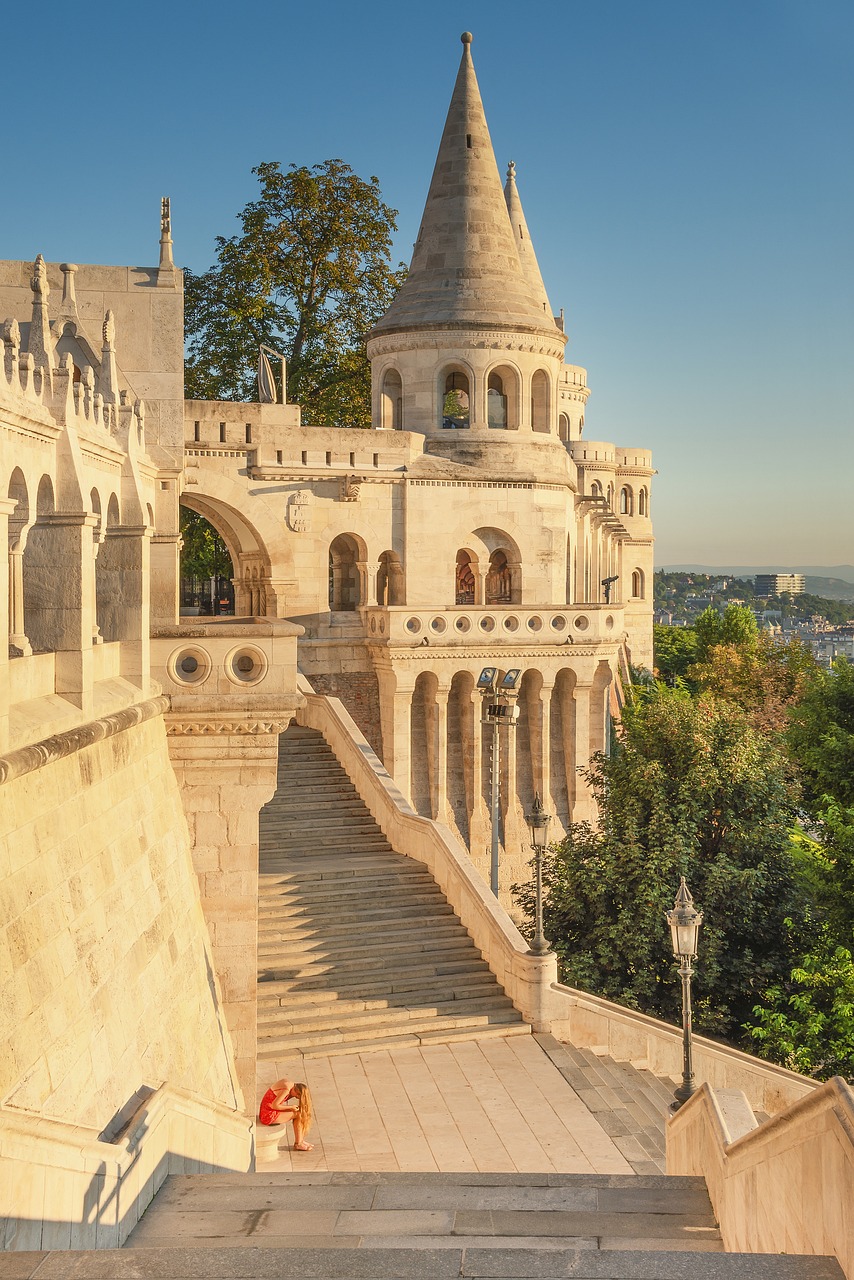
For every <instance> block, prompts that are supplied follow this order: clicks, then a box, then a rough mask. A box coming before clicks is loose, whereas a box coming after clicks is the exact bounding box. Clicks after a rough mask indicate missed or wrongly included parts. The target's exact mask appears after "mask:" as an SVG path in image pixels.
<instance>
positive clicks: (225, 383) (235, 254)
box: [185, 160, 405, 426]
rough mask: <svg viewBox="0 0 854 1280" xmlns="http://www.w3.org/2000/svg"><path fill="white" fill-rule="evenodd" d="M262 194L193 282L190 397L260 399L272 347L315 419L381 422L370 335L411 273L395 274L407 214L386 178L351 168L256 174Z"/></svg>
mask: <svg viewBox="0 0 854 1280" xmlns="http://www.w3.org/2000/svg"><path fill="white" fill-rule="evenodd" d="M252 172H253V173H255V174H257V175H258V180H259V183H260V187H261V191H260V195H259V198H258V199H257V200H255V201H252V202H251V203H250V204H248V205H247V206H246V208H245V209H244V210H243V212H242V213H241V214H240V215H239V221H240V224H241V232H240V234H238V235H235V236H231V237H228V238H225V237H223V236H218V237H217V242H216V243H217V261H216V263H215V265H214V266H212V267H211V268H210V270H209V271H206V272H204V273H203V274H201V275H194V274H193V273H192V272H188V273H187V277H186V294H185V304H186V312H185V315H186V337H187V348H188V355H187V363H186V394H187V396H188V397H190V398H191V399H212V400H254V399H257V390H256V381H255V379H256V369H257V363H258V347H259V345H260V344H261V343H266V344H267V345H269V346H271V347H273V348H275V349H276V350H277V351H281V352H282V353H283V354H284V355H285V356H286V357H287V361H288V374H287V377H288V399H289V400H291V401H295V402H297V403H299V404H301V405H302V407H303V416H304V420H305V421H306V422H308V423H311V424H315V425H325V426H369V425H370V367H369V365H368V360H367V356H366V354H365V349H364V346H365V338H366V335H367V333H368V330H369V329H370V328H371V326H372V325H373V324H374V323H375V322H376V321H377V320H378V319H379V317H380V316H381V315H382V314H383V313H384V312H385V310H386V309H387V307H388V305H389V303H390V302H391V300H392V298H393V297H394V295H395V293H396V292H397V290H398V288H399V287H400V284H401V283H402V280H403V277H404V274H405V268H404V267H403V266H402V265H401V266H400V267H398V269H397V270H393V269H392V267H391V262H390V255H391V236H392V232H393V231H394V230H395V227H396V217H397V211H396V210H395V209H391V208H389V206H388V205H386V204H384V203H383V201H382V199H381V196H380V187H379V181H378V179H377V178H375V177H372V178H370V179H369V180H368V181H367V182H365V181H363V180H362V179H361V178H359V177H358V176H357V174H355V173H354V172H353V171H352V169H350V167H349V166H348V165H346V164H345V163H344V162H343V161H342V160H326V161H324V163H323V164H319V165H314V166H313V167H312V168H307V167H306V166H297V165H291V167H290V168H289V169H288V170H287V171H286V172H282V170H281V168H280V167H279V165H278V164H276V163H265V164H260V165H258V167H257V168H255V169H253V171H252Z"/></svg>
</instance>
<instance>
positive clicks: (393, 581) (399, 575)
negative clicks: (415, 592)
mask: <svg viewBox="0 0 854 1280" xmlns="http://www.w3.org/2000/svg"><path fill="white" fill-rule="evenodd" d="M377 604H379V605H396V604H406V579H405V577H404V573H403V565H402V564H401V563H400V556H399V555H398V554H397V552H396V551H384V552H383V553H382V555H381V556H380V558H379V562H378V565H377Z"/></svg>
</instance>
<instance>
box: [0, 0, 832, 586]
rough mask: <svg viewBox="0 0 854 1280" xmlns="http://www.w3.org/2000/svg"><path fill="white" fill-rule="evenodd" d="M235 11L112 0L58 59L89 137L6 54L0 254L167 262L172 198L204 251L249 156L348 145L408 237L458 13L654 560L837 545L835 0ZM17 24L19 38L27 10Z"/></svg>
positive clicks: (769, 554) (236, 198) (594, 428)
mask: <svg viewBox="0 0 854 1280" xmlns="http://www.w3.org/2000/svg"><path fill="white" fill-rule="evenodd" d="M51 11H54V12H55V13H56V15H57V17H59V15H60V13H62V11H61V10H60V9H59V7H58V6H56V5H53V4H48V8H47V15H48V16H50V14H51ZM247 12H248V17H247V18H246V19H245V22H244V25H241V26H237V25H235V24H234V23H233V22H231V23H230V25H227V23H229V22H230V10H228V9H227V8H226V7H225V5H224V4H222V3H214V4H212V5H211V6H209V7H208V10H206V22H205V25H204V27H203V28H202V27H200V26H199V24H198V19H197V11H195V10H193V9H191V8H190V6H189V5H187V4H186V3H184V0H180V2H179V3H178V4H176V5H175V6H173V8H172V9H171V10H170V15H169V30H168V32H166V33H165V35H164V33H163V32H158V31H152V33H151V37H150V39H148V38H146V33H140V31H139V30H138V22H139V19H138V16H137V11H136V10H135V9H134V8H133V7H131V6H128V5H124V6H123V5H119V6H118V7H117V8H116V9H115V11H114V13H113V16H112V17H111V18H110V19H109V20H106V21H104V22H102V23H100V24H99V25H98V26H95V27H93V28H91V29H90V30H89V31H88V32H87V37H88V39H87V48H86V59H85V64H84V62H83V60H82V59H81V58H79V57H78V58H77V59H76V61H75V64H74V73H73V76H72V81H73V89H74V92H73V96H74V98H75V101H76V103H77V108H78V112H79V116H78V118H79V119H81V120H82V119H86V120H87V122H88V128H87V130H86V133H85V137H84V136H83V135H82V133H81V134H80V136H79V137H78V135H77V134H76V133H75V130H74V129H73V128H72V129H71V130H70V131H68V132H67V133H65V134H64V133H63V132H61V131H62V130H63V129H64V128H65V126H64V125H63V123H62V117H61V115H60V114H58V112H57V109H56V99H55V97H54V96H53V95H50V94H46V93H39V92H34V91H33V84H32V80H33V75H34V73H33V68H32V63H31V61H30V59H27V58H22V59H20V60H18V63H17V64H15V65H13V66H11V67H10V68H8V79H9V82H10V83H9V88H10V91H11V97H12V99H13V100H15V101H19V102H20V101H26V102H27V104H28V105H27V117H26V124H27V127H26V130H24V129H18V130H15V131H13V132H12V136H11V137H10V138H9V140H8V147H9V152H10V154H9V155H8V157H7V163H6V173H7V175H8V180H7V186H6V191H7V199H6V201H5V202H4V204H3V207H2V209H0V256H2V257H4V258H25V259H29V258H32V257H34V256H35V254H36V253H38V252H42V253H44V254H45V256H46V257H47V258H48V259H50V260H57V259H59V260H68V259H69V258H73V259H74V260H77V261H80V262H116V263H120V262H125V261H135V262H140V263H146V262H153V261H156V250H157V233H158V213H159V200H160V196H161V195H165V194H168V195H170V196H171V199H172V212H173V234H174V237H175V248H176V260H177V261H178V262H179V264H181V265H186V266H188V267H190V268H191V269H193V270H196V271H200V270H204V269H205V268H206V267H207V266H209V265H210V263H211V262H212V261H213V258H214V253H215V246H214V237H215V236H216V235H217V234H222V235H229V234H232V233H233V232H234V231H235V230H236V222H235V215H236V214H237V213H238V212H239V210H240V209H241V208H242V207H243V205H244V204H245V203H246V202H247V201H248V200H250V199H253V198H254V196H255V194H256V190H257V186H256V182H255V179H254V178H253V177H252V175H251V172H250V170H251V168H252V166H253V165H254V164H257V163H259V162H260V161H262V160H279V161H280V162H281V163H282V165H283V166H286V165H287V164H289V163H291V162H293V163H296V164H309V165H310V164H314V163H319V162H321V161H323V160H324V159H326V158H328V157H330V156H341V157H342V158H343V159H344V160H345V161H347V163H349V164H350V165H351V166H352V167H353V168H354V169H355V170H356V171H357V172H358V173H360V174H361V175H362V176H368V175H369V174H373V173H375V174H377V176H378V177H379V179H380V183H381V186H382V191H383V195H384V198H385V199H386V201H387V202H388V203H390V204H391V205H392V206H394V207H396V208H397V209H398V210H399V219H398V235H397V239H396V256H397V257H398V258H399V259H402V260H408V258H409V256H410V252H411V244H412V241H413V240H414V238H415V234H416V232H417V227H418V221H419V218H420V214H421V210H422V208H423V203H424V198H425V195H426V185H427V182H428V180H429V173H430V170H431V168H432V163H433V158H434V156H435V149H436V145H437V143H438V138H439V134H440V132H441V127H442V122H443V119H444V111H445V107H446V104H447V100H448V95H449V91H450V87H451V85H452V83H453V79H454V75H455V72H456V66H457V63H458V60H459V43H458V40H459V34H460V32H461V31H462V30H463V29H466V28H468V29H470V30H472V31H473V32H474V45H473V53H474V59H475V65H476V67H477V72H478V77H479V80H480V86H481V92H482V94H483V98H484V103H485V107H486V112H487V117H488V119H489V123H490V128H491V132H492V140H493V144H494V147H495V150H496V155H497V156H498V158H499V165H500V166H503V165H505V164H506V163H507V162H508V161H509V160H510V159H513V160H514V161H515V162H516V165H517V171H518V181H519V189H520V194H521V197H522V202H523V205H524V208H525V213H526V216H527V220H528V225H529V228H530V231H531V235H532V237H533V240H534V244H535V247H536V250H537V254H538V258H539V262H540V266H541V268H542V272H543V276H544V278H545V281H546V286H547V288H548V292H549V297H550V300H551V302H552V305H553V308H554V310H555V312H556V313H557V311H558V310H559V309H560V308H564V310H565V314H566V327H567V332H568V334H569V344H568V346H567V359H568V360H570V361H572V362H574V363H579V364H582V365H584V366H585V367H586V368H587V369H588V372H589V380H590V384H591V386H592V390H593V393H592V396H591V399H590V403H589V406H588V412H587V415H586V417H587V425H586V427H585V436H586V437H588V438H590V439H615V440H617V441H619V442H620V443H622V444H625V445H637V446H641V447H649V448H652V449H653V456H654V462H655V465H656V466H657V468H658V470H659V473H660V474H659V476H658V477H657V478H656V481H655V486H654V497H653V518H654V527H655V533H656V538H657V547H656V562H657V563H658V564H662V565H663V564H668V563H676V562H679V563H684V562H691V561H696V562H699V563H707V564H717V563H720V564H724V563H736V564H741V563H756V564H766V563H767V564H769V565H770V564H772V563H774V564H778V563H779V564H786V563H788V564H791V565H801V564H807V563H815V564H821V563H825V564H834V563H836V562H838V561H845V562H847V561H849V560H850V559H851V554H850V548H852V546H854V515H852V507H851V503H850V500H849V497H848V492H849V489H850V479H849V477H850V474H851V464H852V462H854V450H852V443H851V442H852V416H854V415H852V396H851V386H850V375H849V373H848V369H849V366H850V351H851V345H852V338H854V314H853V313H852V306H851V297H852V283H854V271H852V250H851V244H850V234H849V228H850V224H851V213H852V206H854V180H852V175H851V170H850V164H848V160H847V157H848V156H849V155H850V151H851V141H852V139H851V133H852V129H851V123H850V122H851V119H852V111H851V107H852V105H854V102H852V97H853V96H854V95H852V89H851V86H850V84H849V78H848V72H847V67H848V65H849V64H850V54H851V52H852V45H854V15H852V13H851V11H850V9H849V8H848V7H847V6H843V5H842V4H841V3H836V2H835V0H833V2H828V3H823V4H821V5H819V6H817V7H815V8H811V9H810V10H809V12H807V10H806V8H805V7H803V6H800V5H798V4H795V3H791V2H789V0H782V2H778V0H775V2H774V3H770V2H769V3H764V2H760V3H755V4H751V5H750V6H746V7H745V6H739V5H737V4H735V3H730V2H727V3H722V4H721V5H718V6H716V7H715V9H714V10H713V11H705V10H704V11H694V12H689V11H686V10H685V9H684V7H683V6H679V5H678V4H676V3H671V2H670V0H666V2H664V3H660V4H657V5H656V6H655V7H654V8H653V9H651V10H644V11H643V12H640V11H638V10H637V9H636V7H635V6H633V5H631V4H630V3H628V0H616V2H615V3H613V4H610V5H608V6H596V7H593V6H580V5H576V6H573V7H569V8H567V7H564V6H557V5H546V6H543V7H542V8H541V9H540V10H539V11H538V17H537V21H536V22H535V23H533V24H531V25H530V26H527V25H525V24H520V23H519V21H518V15H517V13H516V10H515V7H513V6H510V5H509V4H507V3H505V2H504V0H501V2H500V3H496V4H490V5H487V4H484V3H473V4H467V5H459V4H454V3H439V4H437V5H434V6H433V7H432V9H431V11H430V14H429V17H428V16H423V17H422V16H419V15H418V14H417V13H416V12H414V11H413V12H407V11H401V10H400V9H399V8H397V7H395V6H392V5H390V4H386V3H377V4H372V5H371V6H370V7H369V8H368V9H367V11H366V10H364V9H362V10H359V11H356V10H354V9H352V8H351V7H349V6H346V5H343V4H340V3H332V4H328V5H327V6H325V7H324V9H323V11H322V12H319V11H318V13H317V14H316V15H310V14H307V13H305V12H302V11H299V10H298V9H297V8H296V6H285V8H284V18H283V19H282V21H281V23H280V24H279V27H274V25H273V22H272V18H271V14H272V10H270V9H268V7H267V6H264V5H253V6H250V8H249V10H248V11H247ZM277 12H281V10H278V11H277ZM265 22H266V24H267V29H268V31H269V39H267V40H265V41H260V40H259V39H258V30H259V24H263V23H265ZM11 25H12V32H11V37H12V38H11V39H10V47H19V48H23V47H25V46H26V41H27V39H28V36H29V29H28V27H27V25H26V24H25V22H24V19H23V17H22V15H21V14H20V12H16V13H14V14H12V15H11ZM16 28H17V29H16ZM141 34H142V39H141ZM131 42H132V43H131ZM136 49H141V50H143V51H144V56H143V57H140V58H139V62H138V65H135V64H134V61H133V58H132V57H131V56H130V53H129V50H136ZM96 66H97V73H95V71H94V68H95V67H96ZM59 67H60V62H59V60H57V61H56V63H55V65H54V68H53V73H54V74H57V72H58V70H59ZM137 76H138V78H139V83H140V91H139V92H136V93H135V92H133V85H134V83H135V79H136V77H137ZM143 90H144V91H143ZM63 138H65V145H63ZM48 140H49V142H50V145H47V143H48Z"/></svg>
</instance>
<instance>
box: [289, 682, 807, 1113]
mask: <svg viewBox="0 0 854 1280" xmlns="http://www.w3.org/2000/svg"><path fill="white" fill-rule="evenodd" d="M298 688H299V690H300V691H301V692H302V693H303V694H304V695H305V705H304V706H302V707H301V708H300V710H299V711H298V712H297V721H298V722H299V723H300V724H302V725H305V726H307V727H309V728H312V729H317V730H318V731H319V732H320V733H322V734H323V736H324V738H325V739H326V741H327V742H328V744H329V746H330V747H331V748H332V750H333V751H334V752H335V755H336V756H337V758H338V760H339V762H340V764H341V765H342V766H343V768H344V769H345V771H346V772H347V775H348V777H349V778H350V781H351V782H352V783H353V785H354V786H355V787H356V790H357V791H358V792H359V795H360V796H361V798H362V800H363V801H364V803H365V804H366V805H367V807H368V809H369V810H370V812H371V814H372V815H373V817H374V819H375V821H376V822H377V824H378V825H379V827H380V828H381V829H382V831H383V833H384V834H385V836H386V838H387V839H388V840H389V842H390V844H391V845H392V846H393V848H394V849H395V850H396V851H397V852H398V853H401V854H404V855H405V856H407V857H410V858H413V859H415V861H417V862H421V863H423V864H424V866H426V867H427V868H428V870H429V871H430V873H431V875H432V876H433V878H434V879H435V881H436V883H437V884H438V885H439V887H440V888H441V890H442V892H443V893H444V894H445V896H446V898H447V899H448V902H449V903H450V904H451V906H452V907H453V908H454V910H455V911H456V913H457V915H458V916H459V918H460V920H461V921H462V923H463V925H464V927H465V928H466V929H467V931H468V933H469V934H470V936H471V938H472V939H473V941H474V943H475V945H476V946H477V947H478V948H479V949H480V951H481V952H482V954H483V956H484V959H485V960H486V962H487V964H488V965H489V967H490V969H491V970H492V972H493V973H494V974H495V976H496V977H497V979H498V981H499V982H500V983H501V984H502V986H503V987H504V989H505V991H506V992H507V995H508V996H509V997H510V999H511V1000H512V1001H513V1003H514V1005H515V1006H516V1008H517V1009H518V1010H519V1012H520V1013H521V1014H522V1016H523V1018H524V1019H525V1021H526V1022H529V1023H531V1025H532V1026H533V1027H534V1029H535V1030H538V1031H551V1033H552V1034H553V1035H555V1036H557V1037H558V1038H562V1039H564V1040H567V1041H570V1042H571V1043H572V1044H575V1045H578V1046H579V1047H581V1048H590V1049H593V1050H595V1051H597V1052H600V1053H607V1054H609V1055H611V1056H612V1057H615V1058H617V1059H619V1060H620V1061H628V1062H632V1063H634V1064H635V1065H638V1066H641V1065H642V1066H644V1067H648V1068H649V1069H650V1070H652V1071H654V1072H656V1073H658V1074H659V1075H665V1076H667V1075H669V1076H672V1077H674V1079H678V1078H679V1077H680V1076H681V1072H682V1032H681V1030H680V1029H679V1028H677V1027H673V1026H670V1025H669V1024H668V1023H666V1022H660V1021H659V1020H658V1019H657V1018H650V1017H647V1016H646V1014H643V1013H637V1012H635V1011H634V1010H632V1009H624V1008H623V1007H622V1006H621V1005H617V1004H612V1003H611V1002H610V1001H608V1000H603V999H601V998H600V997H598V996H593V995H589V994H588V993H587V992H585V991H577V990H574V989H573V988H571V987H566V986H563V985H562V984H559V983H558V982H557V960H556V957H555V956H554V955H547V956H543V957H541V956H535V955H532V954H531V953H530V952H529V951H528V947H527V943H526V942H525V939H524V938H523V937H522V935H521V933H520V932H519V930H518V929H517V928H516V926H515V924H514V923H513V921H512V920H511V919H510V917H509V916H508V915H507V913H506V911H505V910H504V908H503V907H502V906H501V905H500V903H499V902H498V901H497V900H496V898H495V896H494V894H493V893H492V891H491V890H490V889H489V887H488V885H487V884H486V883H485V881H484V880H483V879H482V877H481V876H480V875H479V874H478V872H477V870H476V868H475V866H474V864H473V862H472V861H471V859H470V858H469V856H468V853H467V852H466V850H465V849H464V847H463V845H462V844H461V842H460V841H459V840H458V839H457V837H456V836H454V834H453V833H452V832H451V831H450V830H449V829H448V828H447V827H445V826H443V825H442V824H441V823H438V822H432V821H431V820H430V819H428V818H422V817H420V816H419V815H418V814H417V813H415V811H414V810H413V809H412V807H411V806H410V805H409V804H408V802H407V801H406V799H405V798H404V797H403V795H402V794H401V792H400V791H399V789H398V787H397V785H396V784H395V782H394V780H393V778H392V777H391V776H390V774H389V773H388V772H387V770H386V769H385V768H384V767H383V764H382V762H381V761H380V760H379V759H378V757H377V756H376V755H375V754H374V751H373V750H372V748H371V746H370V744H369V743H368V741H367V740H366V739H365V737H364V736H363V735H362V733H360V731H359V730H358V729H357V728H356V725H355V724H354V723H353V720H352V719H351V718H350V715H349V714H348V712H347V711H346V710H345V708H344V706H343V705H342V704H341V702H339V701H338V699H337V698H328V697H324V696H322V695H320V694H316V693H314V692H313V690H312V689H311V686H310V684H309V682H308V681H307V680H306V679H305V678H304V677H302V676H300V677H299V678H298ZM694 1054H695V1070H696V1073H697V1075H698V1078H700V1079H704V1078H705V1079H708V1080H710V1081H711V1082H712V1083H713V1084H714V1085H715V1087H720V1088H731V1089H732V1088H736V1089H742V1090H743V1091H744V1092H745V1094H746V1095H747V1097H748V1098H749V1099H750V1102H751V1105H752V1106H753V1107H755V1108H756V1110H757V1111H767V1112H769V1113H774V1112H777V1111H779V1110H781V1108H783V1107H786V1106H789V1105H790V1104H791V1103H792V1102H795V1101H796V1100H797V1099H800V1098H803V1097H804V1096H805V1095H808V1094H811V1093H813V1092H814V1090H815V1089H816V1085H815V1082H814V1081H812V1080H808V1079H806V1077H804V1076H799V1075H797V1074H796V1073H795V1072H793V1071H786V1070H785V1069H784V1068H783V1067H776V1066H774V1065H773V1064H772V1063H768V1062H762V1061H760V1059H758V1058H754V1057H751V1055H750V1054H747V1053H741V1052H739V1050H737V1049H730V1048H728V1047H727V1046H726V1045H720V1044H716V1043H715V1042H714V1041H713V1040H707V1039H705V1038H704V1037H702V1036H695V1038H694Z"/></svg>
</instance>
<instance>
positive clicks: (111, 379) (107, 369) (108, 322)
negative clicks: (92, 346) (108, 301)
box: [99, 311, 119, 404]
mask: <svg viewBox="0 0 854 1280" xmlns="http://www.w3.org/2000/svg"><path fill="white" fill-rule="evenodd" d="M102 334H103V339H104V345H103V347H102V348H101V372H100V378H99V383H100V389H101V394H102V395H103V397H104V403H105V404H118V400H119V374H118V368H117V366H116V318H115V316H114V315H113V313H112V311H108V312H107V314H106V315H105V316H104V325H103V329H102Z"/></svg>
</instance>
